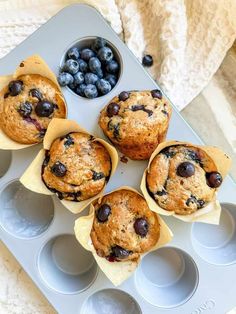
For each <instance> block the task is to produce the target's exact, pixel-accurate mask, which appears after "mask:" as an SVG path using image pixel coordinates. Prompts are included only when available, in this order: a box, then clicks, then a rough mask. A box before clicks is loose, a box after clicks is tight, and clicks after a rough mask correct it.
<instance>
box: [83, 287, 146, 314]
mask: <svg viewBox="0 0 236 314" xmlns="http://www.w3.org/2000/svg"><path fill="white" fill-rule="evenodd" d="M88 313H89V314H111V313H114V314H142V311H141V309H140V306H139V305H138V303H137V302H136V301H135V300H134V298H133V297H132V296H131V295H129V294H128V293H126V292H124V291H122V290H118V289H104V290H99V291H97V292H95V293H94V294H92V295H91V296H90V297H89V298H88V299H87V300H86V301H85V303H84V304H83V307H82V310H81V314H88Z"/></svg>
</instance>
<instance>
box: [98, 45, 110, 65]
mask: <svg viewBox="0 0 236 314" xmlns="http://www.w3.org/2000/svg"><path fill="white" fill-rule="evenodd" d="M98 58H99V59H100V60H101V61H102V62H110V61H111V60H112V59H113V52H112V51H111V49H110V48H109V47H102V48H100V49H99V50H98Z"/></svg>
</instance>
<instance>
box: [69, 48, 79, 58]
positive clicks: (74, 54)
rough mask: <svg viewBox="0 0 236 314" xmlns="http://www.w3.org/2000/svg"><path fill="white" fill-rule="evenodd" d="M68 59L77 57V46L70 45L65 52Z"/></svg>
mask: <svg viewBox="0 0 236 314" xmlns="http://www.w3.org/2000/svg"><path fill="white" fill-rule="evenodd" d="M67 56H68V59H74V60H77V59H79V56H80V53H79V50H78V48H77V47H72V48H70V49H69V50H68V52H67Z"/></svg>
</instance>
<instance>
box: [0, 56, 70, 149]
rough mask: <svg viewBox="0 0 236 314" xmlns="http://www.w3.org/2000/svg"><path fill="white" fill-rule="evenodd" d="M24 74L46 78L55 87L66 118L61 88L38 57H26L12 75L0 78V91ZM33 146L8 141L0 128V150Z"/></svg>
mask: <svg viewBox="0 0 236 314" xmlns="http://www.w3.org/2000/svg"><path fill="white" fill-rule="evenodd" d="M26 74H39V75H41V76H43V77H46V78H48V79H49V80H51V81H52V82H53V83H54V84H55V85H56V87H57V88H58V95H59V97H61V98H62V99H63V101H64V104H65V108H66V116H67V107H66V102H65V99H64V97H63V95H62V91H61V88H60V86H59V84H58V82H57V78H56V76H55V75H54V73H53V72H52V70H51V69H50V68H49V67H48V65H47V64H46V62H45V61H44V60H43V59H42V58H41V57H40V56H38V55H33V56H31V57H28V58H27V59H25V60H24V61H22V62H21V63H20V64H19V65H18V67H17V68H16V70H15V72H14V73H13V74H12V75H6V76H0V90H2V89H3V88H4V87H5V86H6V85H8V83H9V82H10V81H12V80H15V79H17V78H18V77H19V76H22V75H26ZM1 112H2V108H1V105H0V113H1ZM37 144H38V143H35V144H21V143H17V142H15V141H13V140H12V139H10V138H9V137H8V136H7V135H6V134H5V133H4V132H3V131H2V130H1V126H0V149H4V150H5V149H7V150H17V149H22V148H26V147H30V146H33V145H37Z"/></svg>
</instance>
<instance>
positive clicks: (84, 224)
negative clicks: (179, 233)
mask: <svg viewBox="0 0 236 314" xmlns="http://www.w3.org/2000/svg"><path fill="white" fill-rule="evenodd" d="M118 190H130V191H133V192H135V193H138V194H139V195H141V194H140V193H139V192H138V191H136V190H134V189H132V188H130V187H128V186H123V187H120V188H119V189H116V190H115V191H118ZM113 192H114V191H112V192H110V193H113ZM110 193H108V194H110ZM141 196H142V195H141ZM142 197H143V196H142ZM101 199H102V198H100V199H98V202H100V201H101ZM157 218H158V221H159V224H160V237H159V239H158V241H157V243H156V245H155V246H154V247H153V248H152V250H151V251H153V250H156V249H158V248H160V247H162V246H164V245H165V244H167V243H168V242H170V241H171V239H172V237H173V234H172V232H171V230H170V229H169V228H168V226H167V225H166V223H165V222H164V221H163V220H162V218H161V217H160V216H159V215H157ZM93 220H94V206H93V204H92V203H91V205H90V212H89V215H88V216H83V217H80V218H78V219H77V220H76V221H75V228H74V231H75V236H76V238H77V240H78V241H79V243H80V244H81V245H82V246H83V247H84V248H85V249H86V250H88V251H91V252H92V254H93V256H94V258H95V260H96V261H97V264H98V266H99V267H100V268H101V270H102V271H103V272H104V274H105V275H106V276H107V277H108V279H109V280H110V281H111V282H112V283H113V284H114V285H115V286H118V285H120V284H121V283H122V282H123V281H125V280H126V279H127V278H128V277H129V276H131V275H132V273H133V272H134V271H135V269H136V268H137V266H138V264H139V262H140V259H139V260H136V261H124V262H122V261H121V262H109V261H107V260H106V259H105V258H103V257H100V256H98V255H97V253H96V250H95V248H94V246H93V244H92V240H91V237H90V233H91V229H92V225H93ZM146 254H148V253H145V254H141V258H142V257H143V256H144V255H146Z"/></svg>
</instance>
